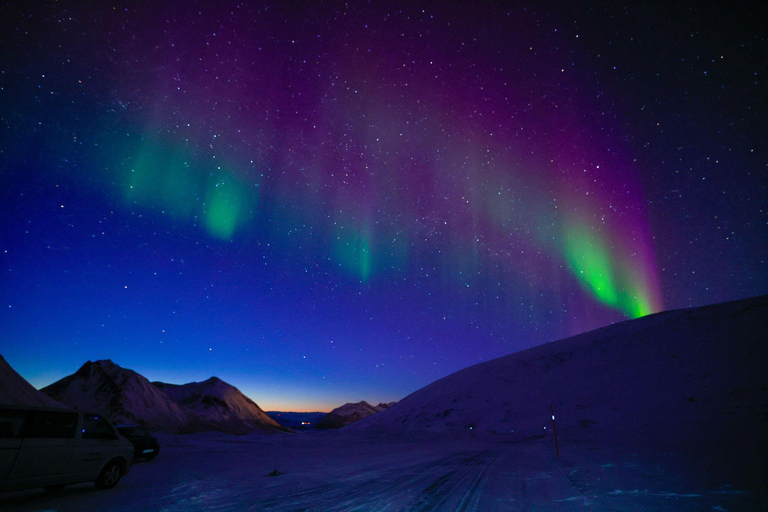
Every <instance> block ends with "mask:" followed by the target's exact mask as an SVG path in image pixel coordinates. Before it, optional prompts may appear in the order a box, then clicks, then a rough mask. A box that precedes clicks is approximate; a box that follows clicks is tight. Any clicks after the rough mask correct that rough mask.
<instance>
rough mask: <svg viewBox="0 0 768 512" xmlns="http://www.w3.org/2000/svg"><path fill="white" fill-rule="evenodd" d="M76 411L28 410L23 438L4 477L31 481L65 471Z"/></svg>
mask: <svg viewBox="0 0 768 512" xmlns="http://www.w3.org/2000/svg"><path fill="white" fill-rule="evenodd" d="M77 420H78V413H76V412H66V411H28V412H27V420H26V422H25V424H24V430H23V436H24V439H23V441H22V443H21V448H20V449H19V454H18V456H17V458H16V462H15V464H14V465H13V468H12V469H11V472H10V474H9V476H8V480H9V481H11V480H17V481H23V482H26V484H28V485H33V484H34V483H35V482H37V481H42V482H47V481H49V480H48V479H47V477H53V476H58V475H65V474H66V473H67V469H69V464H70V462H71V460H72V454H73V453H74V449H75V431H76V430H77Z"/></svg>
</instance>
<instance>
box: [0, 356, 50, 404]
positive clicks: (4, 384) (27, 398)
mask: <svg viewBox="0 0 768 512" xmlns="http://www.w3.org/2000/svg"><path fill="white" fill-rule="evenodd" d="M0 404H3V405H45V406H58V407H63V405H62V404H60V403H59V402H57V401H56V400H54V399H53V398H51V397H49V396H48V395H46V394H45V393H41V392H40V391H38V390H36V389H35V388H34V386H32V384H30V383H29V382H27V381H26V380H24V377H22V376H21V375H19V374H18V373H16V371H15V370H14V369H13V368H11V365H9V364H8V362H7V361H6V360H5V359H4V358H3V356H0Z"/></svg>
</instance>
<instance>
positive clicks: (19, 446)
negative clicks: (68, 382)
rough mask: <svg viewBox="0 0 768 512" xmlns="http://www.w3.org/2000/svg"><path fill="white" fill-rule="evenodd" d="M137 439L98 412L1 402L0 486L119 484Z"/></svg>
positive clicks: (3, 488) (101, 486) (51, 487)
mask: <svg viewBox="0 0 768 512" xmlns="http://www.w3.org/2000/svg"><path fill="white" fill-rule="evenodd" d="M132 462H133V445H132V444H131V442H130V441H128V440H127V439H125V438H124V437H121V436H120V435H119V434H118V433H117V430H115V428H114V426H112V423H110V422H109V421H108V420H107V419H106V418H104V417H103V416H102V415H100V414H97V413H90V412H83V411H76V410H72V409H61V408H54V407H20V406H13V405H0V491H12V490H19V489H29V488H32V487H45V488H46V489H49V490H54V489H59V488H61V487H63V486H65V485H68V484H75V483H79V482H91V481H92V482H94V483H95V484H96V487H98V488H99V489H109V488H111V487H114V486H115V485H117V482H118V481H120V478H121V477H122V476H123V475H125V474H126V473H127V472H128V470H129V469H130V467H131V463H132Z"/></svg>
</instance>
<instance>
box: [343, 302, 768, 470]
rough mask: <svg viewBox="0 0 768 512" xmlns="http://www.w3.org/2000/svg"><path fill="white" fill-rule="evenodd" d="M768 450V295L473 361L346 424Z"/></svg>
mask: <svg viewBox="0 0 768 512" xmlns="http://www.w3.org/2000/svg"><path fill="white" fill-rule="evenodd" d="M550 405H552V406H554V412H555V415H556V419H557V430H558V434H559V435H560V436H561V438H570V439H574V440H582V441H595V440H597V441H598V442H599V443H611V444H613V445H622V446H634V447H642V446H652V447H655V448H656V449H663V447H666V446H673V447H677V448H684V449H697V448H698V447H705V448H706V450H710V451H713V450H714V451H717V452H718V453H729V454H737V453H738V454H744V455H746V454H750V453H762V454H763V455H768V453H766V452H768V448H767V446H768V443H767V442H766V440H767V439H768V436H767V435H766V433H768V297H758V298H755V299H748V300H743V301H737V302H731V303H726V304H719V305H714V306H708V307H701V308H695V309H688V310H679V311H670V312H665V313H660V314H656V315H652V316H648V317H645V318H640V319H637V320H630V321H627V322H623V323H620V324H616V325H612V326H608V327H605V328H602V329H598V330H596V331H593V332H589V333H586V334H582V335H579V336H575V337H572V338H568V339H564V340H560V341H556V342H552V343H548V344H545V345H542V346H538V347H535V348H531V349H529V350H525V351H522V352H518V353H515V354H512V355H509V356H505V357H501V358H499V359H496V360H493V361H489V362H486V363H482V364H478V365H476V366H472V367H470V368H466V369H464V370H461V371H459V372H456V373H454V374H452V375H449V376H447V377H445V378H443V379H440V380H438V381H436V382H434V383H432V384H430V385H428V386H427V387H425V388H423V389H421V390H419V391H416V392H415V393H413V394H411V395H410V396H408V397H406V398H405V399H403V400H401V401H400V402H398V403H397V404H396V405H395V406H394V407H392V408H390V409H389V410H387V411H384V412H382V413H380V414H376V415H374V416H371V417H369V418H366V419H364V420H362V421H360V422H358V423H355V424H354V425H352V426H350V427H348V428H349V429H352V430H353V431H354V430H364V429H369V430H373V431H376V430H378V431H384V432H391V433H394V432H411V431H433V432H436V431H437V432H439V431H458V430H461V429H473V430H475V431H478V430H479V431H486V432H495V433H499V434H508V435H513V436H518V435H522V436H528V437H530V436H539V435H544V434H547V433H548V431H549V432H551V430H548V429H551V428H552V419H551V417H550V416H551V413H550Z"/></svg>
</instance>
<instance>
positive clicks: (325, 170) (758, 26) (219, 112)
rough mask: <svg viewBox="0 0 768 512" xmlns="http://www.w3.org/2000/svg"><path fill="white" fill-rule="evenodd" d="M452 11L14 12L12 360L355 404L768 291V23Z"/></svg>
mask: <svg viewBox="0 0 768 512" xmlns="http://www.w3.org/2000/svg"><path fill="white" fill-rule="evenodd" d="M669 3H672V2H669ZM445 4H446V3H444V2H418V1H412V2H402V3H400V2H377V3H373V4H369V3H367V2H348V3H347V4H343V3H336V2H325V3H319V2H318V3H310V2H284V3H275V4H262V3H258V4H257V3H241V4H235V3H229V2H224V1H219V2H207V1H206V2H195V1H183V2H126V3H120V4H115V3H112V2H57V3H54V2H8V3H5V4H4V5H3V6H1V7H0V49H1V51H0V198H1V199H2V209H1V210H0V212H1V213H0V215H2V217H1V218H2V227H1V228H0V270H2V274H1V275H2V280H1V281H0V300H1V302H0V305H1V307H0V336H2V337H1V338H0V353H2V355H3V356H4V357H5V358H6V359H7V360H8V362H9V363H10V364H11V365H12V366H13V367H14V368H15V369H16V370H17V371H18V372H19V373H21V374H22V376H24V377H25V378H27V379H28V380H29V381H30V382H31V383H32V384H33V385H35V386H37V387H41V386H44V385H47V384H50V383H51V382H53V381H54V380H57V379H59V378H61V377H63V376H65V375H68V374H71V373H73V372H74V371H75V370H76V369H77V368H78V367H79V366H80V365H82V364H83V363H84V362H85V361H87V360H96V359H106V358H110V359H112V360H113V361H115V362H116V363H117V364H120V365H121V366H124V367H127V368H131V369H133V370H136V371H138V372H139V373H141V374H143V375H145V376H146V377H147V378H149V379H150V380H163V381H166V382H174V383H184V382H189V381H193V380H197V381H199V380H204V379H207V378H208V377H210V376H212V375H216V376H218V377H220V378H222V379H224V380H225V381H227V382H230V383H231V384H233V385H235V386H237V387H238V388H240V389H241V390H242V391H243V392H244V393H246V394H247V395H248V396H249V397H251V398H252V399H253V400H255V401H256V402H257V403H258V404H259V405H260V406H261V407H262V408H264V409H269V410H272V409H281V410H318V409H319V410H329V409H331V408H333V407H336V406H338V405H341V404H343V403H344V402H348V401H359V400H367V401H369V402H372V403H377V402H379V401H392V400H399V399H401V398H403V397H404V396H405V395H407V394H408V393H411V392H413V391H415V390H417V389H419V388H421V387H423V386H425V385H426V384H428V383H430V382H432V381H434V380H435V379H437V378H440V377H442V376H445V375H448V374H450V373H452V372H454V371H456V370H459V369H461V368H464V367H467V366H469V365H472V364H475V363H478V362H481V361H486V360H488V359H491V358H495V357H498V356H502V355H506V354H509V353H512V352H515V351H518V350H522V349H525V348H528V347H531V346H534V345H538V344H540V343H544V342H548V341H552V340H555V339H559V338H562V337H566V336H569V335H573V334H577V333H580V332H583V331H586V330H590V329H594V328H597V327H601V326H604V325H607V324H610V323H613V322H619V321H623V320H626V319H628V318H635V317H638V316H643V315H646V314H649V313H654V312H658V311H662V310H667V309H676V308H684V307H690V306H698V305H704V304H710V303H715V302H721V301H726V300H732V299H737V298H742V297H748V296H754V295H760V294H765V293H768V268H767V267H768V265H767V264H766V256H767V255H766V253H767V252H768V251H767V248H768V244H766V240H768V223H767V221H768V215H767V210H766V209H767V208H768V205H767V204H766V203H767V202H768V199H767V198H768V194H767V193H766V184H768V179H767V176H768V169H767V165H768V151H767V150H766V145H765V140H766V131H767V130H766V119H768V101H767V100H768V92H767V91H768V88H767V87H768V82H766V73H768V68H767V64H766V62H767V59H766V55H768V41H767V40H766V30H765V27H766V25H765V24H764V23H763V21H764V20H765V16H764V15H765V11H764V8H762V7H761V8H758V10H755V6H756V5H758V4H754V5H750V4H745V3H738V2H734V3H729V4H728V5H727V7H720V8H717V7H715V5H718V3H714V2H679V3H678V2H675V4H676V5H675V6H669V5H664V4H667V2H651V3H649V4H643V3H640V2H634V1H633V2H627V3H626V4H623V3H621V2H593V3H580V4H579V5H578V6H573V5H571V4H572V3H571V2H563V6H560V7H558V6H557V4H556V3H548V4H547V6H546V7H541V6H538V5H537V4H536V3H534V2H530V3H525V4H519V5H513V6H511V7H510V6H509V5H505V6H504V7H493V6H491V5H490V3H484V4H483V5H482V7H478V6H472V5H471V4H470V3H469V2H465V3H456V4H450V5H445ZM658 4H661V5H658ZM722 4H724V3H722ZM722 4H720V5H722Z"/></svg>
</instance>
